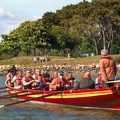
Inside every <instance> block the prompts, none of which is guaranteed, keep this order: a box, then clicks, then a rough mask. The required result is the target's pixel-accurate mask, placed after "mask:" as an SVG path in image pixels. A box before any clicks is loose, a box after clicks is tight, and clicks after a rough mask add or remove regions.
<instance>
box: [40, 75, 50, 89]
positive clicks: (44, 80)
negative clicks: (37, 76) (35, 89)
mask: <svg viewBox="0 0 120 120" xmlns="http://www.w3.org/2000/svg"><path fill="white" fill-rule="evenodd" d="M41 80H42V81H43V83H44V84H46V83H47V82H50V80H49V79H45V78H44V77H43V78H42V79H41ZM47 87H49V85H48V86H47V85H45V86H44V87H43V91H46V90H47Z"/></svg>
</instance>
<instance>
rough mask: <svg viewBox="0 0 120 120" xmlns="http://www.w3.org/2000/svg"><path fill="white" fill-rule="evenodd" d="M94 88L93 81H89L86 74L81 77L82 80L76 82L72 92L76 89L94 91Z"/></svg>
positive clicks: (88, 75) (88, 74) (88, 76)
mask: <svg viewBox="0 0 120 120" xmlns="http://www.w3.org/2000/svg"><path fill="white" fill-rule="evenodd" d="M94 88H95V84H94V81H93V80H92V79H91V75H90V72H86V73H85V74H84V76H83V77H82V79H81V80H80V81H79V82H78V84H77V85H76V87H75V88H73V90H76V89H94Z"/></svg>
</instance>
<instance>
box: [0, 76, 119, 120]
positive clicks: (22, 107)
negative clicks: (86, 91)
mask: <svg viewBox="0 0 120 120" xmlns="http://www.w3.org/2000/svg"><path fill="white" fill-rule="evenodd" d="M4 82H5V76H0V87H2V86H4ZM0 91H1V90H0ZM4 94H7V93H0V96H2V95H4ZM15 101H16V100H12V99H5V100H2V99H0V105H4V104H8V103H12V102H15ZM113 102H114V101H113ZM0 120H120V111H112V110H94V109H78V108H68V107H57V106H46V105H40V104H32V103H20V104H17V105H12V106H8V107H4V108H0Z"/></svg>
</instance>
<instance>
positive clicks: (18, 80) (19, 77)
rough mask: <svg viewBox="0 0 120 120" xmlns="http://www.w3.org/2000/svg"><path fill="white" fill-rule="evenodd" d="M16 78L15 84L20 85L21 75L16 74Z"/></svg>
mask: <svg viewBox="0 0 120 120" xmlns="http://www.w3.org/2000/svg"><path fill="white" fill-rule="evenodd" d="M16 78H17V84H18V85H22V76H19V75H16Z"/></svg>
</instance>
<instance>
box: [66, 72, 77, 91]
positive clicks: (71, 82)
mask: <svg viewBox="0 0 120 120" xmlns="http://www.w3.org/2000/svg"><path fill="white" fill-rule="evenodd" d="M65 79H66V80H67V84H68V85H70V87H69V88H70V89H72V88H73V87H74V82H75V81H76V80H75V78H74V77H73V75H72V72H71V71H69V72H68V74H67V76H66V77H65Z"/></svg>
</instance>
